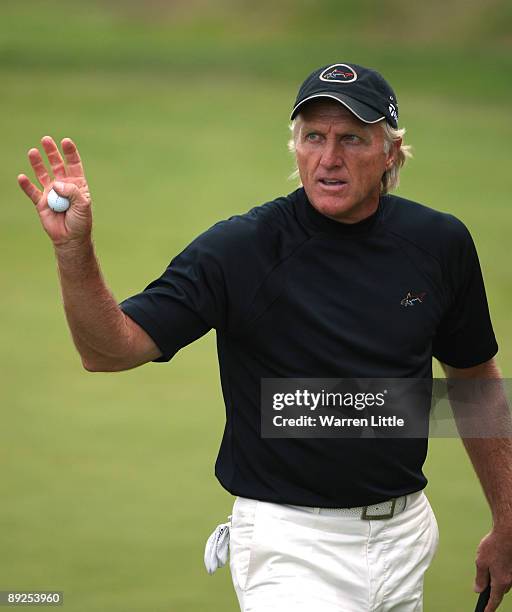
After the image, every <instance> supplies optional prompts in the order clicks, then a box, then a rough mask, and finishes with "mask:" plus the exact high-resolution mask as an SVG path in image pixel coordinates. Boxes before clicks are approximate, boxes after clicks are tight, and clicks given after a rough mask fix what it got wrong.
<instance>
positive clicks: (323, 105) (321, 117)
mask: <svg viewBox="0 0 512 612" xmlns="http://www.w3.org/2000/svg"><path fill="white" fill-rule="evenodd" d="M298 118H299V120H300V121H301V122H304V123H311V122H315V121H339V122H342V123H345V124H352V125H354V126H358V127H364V128H367V127H368V124H366V123H364V121H361V120H360V119H358V118H357V117H356V116H355V115H354V114H353V113H351V112H350V111H349V110H348V109H347V108H345V107H344V106H343V105H342V104H340V103H339V102H335V101H334V100H329V99H328V98H325V99H322V100H315V101H313V102H309V103H308V104H306V105H305V106H304V108H303V109H302V110H301V111H300V113H299V115H298Z"/></svg>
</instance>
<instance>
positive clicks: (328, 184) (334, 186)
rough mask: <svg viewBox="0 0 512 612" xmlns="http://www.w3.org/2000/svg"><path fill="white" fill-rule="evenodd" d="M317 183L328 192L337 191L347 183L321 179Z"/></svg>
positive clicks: (338, 180) (339, 180)
mask: <svg viewBox="0 0 512 612" xmlns="http://www.w3.org/2000/svg"><path fill="white" fill-rule="evenodd" d="M318 182H319V183H320V185H321V186H322V187H323V188H324V189H326V190H328V191H339V190H341V189H343V188H344V187H345V186H346V185H348V183H347V181H344V180H343V179H330V178H321V179H318Z"/></svg>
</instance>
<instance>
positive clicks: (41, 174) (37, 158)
mask: <svg viewBox="0 0 512 612" xmlns="http://www.w3.org/2000/svg"><path fill="white" fill-rule="evenodd" d="M28 159H29V161H30V165H31V166H32V168H33V170H34V173H35V175H36V177H37V180H38V181H39V182H40V184H41V185H42V186H43V187H47V186H48V185H49V184H50V183H51V178H50V176H49V175H48V172H47V170H46V166H45V165H44V162H43V158H42V157H41V153H39V151H38V150H37V149H30V151H29V152H28Z"/></svg>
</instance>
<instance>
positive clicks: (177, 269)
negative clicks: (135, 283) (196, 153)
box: [119, 221, 229, 362]
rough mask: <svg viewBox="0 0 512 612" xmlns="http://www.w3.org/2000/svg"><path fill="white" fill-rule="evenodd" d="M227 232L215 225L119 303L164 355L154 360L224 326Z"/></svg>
mask: <svg viewBox="0 0 512 612" xmlns="http://www.w3.org/2000/svg"><path fill="white" fill-rule="evenodd" d="M227 232H229V224H227V221H220V222H219V223H217V224H215V225H214V226H213V227H211V228H210V229H209V230H207V231H206V232H204V233H203V234H201V235H200V236H198V237H197V238H196V239H195V240H194V241H193V242H192V243H190V244H189V245H188V246H187V247H186V248H185V249H184V250H183V251H182V252H181V253H179V255H177V256H176V257H174V258H173V259H172V260H171V262H170V263H169V265H168V266H167V268H166V269H165V270H164V272H163V273H162V275H161V276H160V277H158V278H156V279H155V280H153V281H152V282H151V283H149V285H147V287H145V289H144V290H143V291H141V292H140V293H137V294H136V295H133V296H131V297H129V298H127V299H125V300H123V301H122V302H121V303H120V304H119V307H120V308H121V310H122V311H123V312H124V313H125V314H126V315H128V316H129V317H130V318H131V319H133V320H134V321H135V322H136V323H137V324H138V325H140V326H141V327H142V328H143V329H144V330H145V331H146V332H147V333H148V334H149V335H150V336H151V338H152V339H153V341H154V342H155V344H156V345H157V346H158V347H159V349H160V351H161V353H162V355H161V356H160V357H158V358H157V359H154V361H155V362H166V361H169V360H170V359H171V358H172V357H173V356H174V355H175V354H176V353H177V352H178V351H179V350H180V349H181V348H183V347H185V346H187V345H188V344H190V343H191V342H193V341H194V340H197V339H198V338H200V337H201V336H203V335H204V334H206V333H207V332H208V331H209V330H211V329H212V328H215V329H217V330H219V329H222V328H223V327H224V326H225V325H226V316H227V315H226V313H227V295H226V281H225V270H224V266H223V261H224V257H223V249H224V245H225V244H226V238H227V236H226V233H227Z"/></svg>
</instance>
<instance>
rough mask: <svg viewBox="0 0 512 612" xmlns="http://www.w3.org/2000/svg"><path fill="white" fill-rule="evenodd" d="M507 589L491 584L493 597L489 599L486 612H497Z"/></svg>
mask: <svg viewBox="0 0 512 612" xmlns="http://www.w3.org/2000/svg"><path fill="white" fill-rule="evenodd" d="M504 594H505V589H504V587H503V586H497V585H495V584H494V583H492V582H491V596H490V597H489V603H488V604H487V605H486V606H485V610H484V612H495V610H497V609H498V607H499V605H500V603H501V600H502V599H503V595H504Z"/></svg>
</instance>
